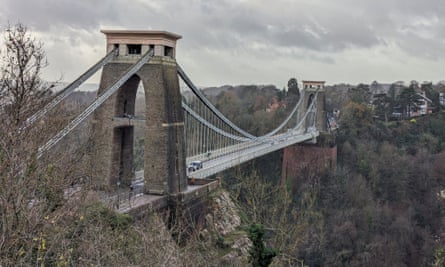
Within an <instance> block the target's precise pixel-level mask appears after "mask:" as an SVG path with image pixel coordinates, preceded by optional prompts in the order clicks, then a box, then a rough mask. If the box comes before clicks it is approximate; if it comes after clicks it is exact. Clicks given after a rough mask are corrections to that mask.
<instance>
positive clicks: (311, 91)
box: [299, 81, 327, 132]
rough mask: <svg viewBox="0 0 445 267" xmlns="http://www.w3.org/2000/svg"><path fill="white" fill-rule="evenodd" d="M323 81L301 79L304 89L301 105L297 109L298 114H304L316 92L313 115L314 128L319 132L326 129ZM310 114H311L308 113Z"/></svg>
mask: <svg viewBox="0 0 445 267" xmlns="http://www.w3.org/2000/svg"><path fill="white" fill-rule="evenodd" d="M324 83H325V82H324V81H303V90H304V91H305V94H304V99H303V103H302V106H301V108H300V110H299V113H300V116H302V115H303V114H304V112H305V111H306V110H307V108H308V107H309V106H310V105H311V103H312V101H313V100H314V99H315V94H316V93H317V92H318V96H317V103H315V104H316V107H317V116H316V117H315V119H316V122H315V125H316V128H317V130H318V131H320V132H326V131H327V118H326V111H325V94H324V92H325V91H324V90H325V89H324ZM309 116H312V115H309Z"/></svg>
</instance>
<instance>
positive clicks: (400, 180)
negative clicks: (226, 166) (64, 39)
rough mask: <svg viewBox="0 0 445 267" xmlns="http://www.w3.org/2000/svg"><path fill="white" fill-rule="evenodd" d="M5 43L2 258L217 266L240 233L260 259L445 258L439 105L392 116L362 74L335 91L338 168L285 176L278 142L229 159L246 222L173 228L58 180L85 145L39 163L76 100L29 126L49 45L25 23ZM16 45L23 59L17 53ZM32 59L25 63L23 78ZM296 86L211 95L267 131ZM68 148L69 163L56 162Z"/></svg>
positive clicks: (369, 262)
mask: <svg viewBox="0 0 445 267" xmlns="http://www.w3.org/2000/svg"><path fill="white" fill-rule="evenodd" d="M8 40H9V42H8ZM14 41H16V42H14ZM5 42H6V44H8V45H9V47H8V49H10V50H9V51H10V52H11V53H12V54H11V53H10V54H8V52H7V51H6V52H4V53H3V54H2V55H3V60H4V61H3V63H4V64H3V65H2V68H1V73H2V84H1V87H0V97H1V102H0V104H1V110H0V111H1V118H2V127H3V131H2V132H1V133H0V214H1V220H0V231H1V232H0V265H1V266H128V265H138V266H181V265H182V266H222V265H227V264H228V263H227V262H224V261H221V257H222V256H224V255H226V254H227V253H228V252H229V251H230V247H229V245H230V244H231V242H234V240H235V239H236V238H237V237H239V236H248V237H249V238H250V240H251V241H252V243H250V245H248V246H249V255H250V262H251V264H252V265H253V266H267V264H269V263H271V264H272V265H275V266H444V264H445V243H444V241H443V238H445V237H444V236H443V234H442V233H443V232H444V229H443V227H444V222H443V205H444V203H443V198H442V196H441V194H440V192H441V190H443V189H445V167H444V165H443V162H444V161H445V151H444V149H445V113H442V112H440V110H437V112H436V113H434V114H430V115H427V116H423V117H418V118H415V119H412V118H409V119H406V120H395V121H391V120H389V119H387V116H385V115H384V114H385V110H384V109H378V108H377V109H376V108H375V106H373V105H370V101H369V98H368V96H369V90H368V89H367V87H366V86H350V87H348V88H346V89H344V90H337V91H330V92H327V103H328V105H327V107H328V109H329V110H328V111H330V110H332V109H333V108H336V109H340V111H341V112H340V114H341V115H340V118H339V125H340V128H339V129H338V130H337V131H336V132H334V133H332V136H333V138H335V143H336V145H337V146H338V151H339V152H338V166H337V168H336V170H335V171H334V170H333V171H331V172H327V173H318V172H315V171H313V170H309V169H308V170H306V171H303V172H302V173H301V174H300V175H299V177H292V178H293V179H292V181H296V182H295V184H292V185H289V184H286V185H283V184H281V158H282V152H275V153H272V154H269V155H266V156H264V157H262V158H260V159H257V160H255V161H253V162H249V163H246V164H244V165H242V166H240V167H239V168H235V169H233V170H229V171H227V172H225V173H223V174H221V176H222V181H223V187H224V189H226V190H227V191H229V192H230V195H231V197H232V199H233V200H234V202H235V203H236V206H237V207H238V209H239V214H240V217H241V221H242V223H241V226H240V227H239V229H237V231H235V232H234V233H231V234H227V235H221V234H218V233H216V232H214V231H212V230H211V229H205V227H204V225H194V224H192V222H190V223H191V225H192V226H193V227H192V228H193V230H192V231H190V227H188V228H187V229H188V230H187V233H185V232H183V231H182V230H183V229H185V228H184V227H183V226H184V225H179V224H178V225H176V224H175V222H173V223H171V224H170V228H167V227H166V224H165V223H164V222H163V221H162V216H159V215H157V214H148V215H147V217H146V218H143V219H141V220H136V221H135V220H133V219H132V218H131V217H130V216H127V215H122V214H118V213H116V212H114V211H113V210H111V209H109V208H107V207H106V206H104V205H103V204H101V202H100V201H99V199H98V198H97V196H95V195H94V194H93V193H92V191H91V190H90V188H89V187H88V184H87V183H85V184H84V185H83V189H82V191H81V192H80V193H79V194H78V195H76V197H72V198H66V197H64V189H65V188H67V187H68V186H69V185H71V184H72V183H73V182H78V181H75V179H76V175H75V165H76V163H77V162H78V159H79V157H81V155H82V153H65V154H64V153H55V154H56V155H54V156H53V157H49V158H43V159H41V160H39V161H38V160H37V158H36V152H37V148H38V146H39V144H41V143H42V142H43V141H44V140H45V137H46V136H48V135H50V134H51V133H52V132H54V131H56V130H57V128H58V127H59V124H60V123H61V122H62V121H64V120H66V118H65V116H64V115H69V116H72V114H71V112H72V110H70V111H69V113H68V114H64V113H63V112H62V111H60V110H59V111H58V114H59V115H60V116H56V115H57V114H54V116H53V117H51V118H52V119H51V120H49V119H48V120H46V121H44V122H42V123H40V124H37V125H36V126H34V127H31V128H29V129H26V130H23V128H22V125H23V123H24V122H25V121H26V118H27V117H29V116H30V114H33V113H34V112H35V111H36V110H38V108H39V107H40V106H41V105H42V102H43V103H44V102H45V101H47V99H48V98H50V97H51V92H50V91H49V90H48V87H47V86H46V85H45V83H43V82H42V81H41V80H40V79H39V74H40V68H37V69H36V66H43V65H44V64H43V65H42V63H44V62H45V61H44V58H45V57H44V52H43V47H42V44H40V43H38V42H36V41H35V40H34V39H32V38H30V37H29V35H28V33H27V31H26V28H25V27H23V26H22V25H19V26H18V27H11V28H10V31H8V32H7V35H6V39H5ZM17 44H19V45H17ZM17 53H18V54H21V55H22V56H23V57H24V58H26V59H27V60H23V61H14V57H13V56H12V55H17ZM8 55H9V56H10V58H8ZM5 62H6V63H5ZM8 62H9V63H10V64H8ZM27 68H29V69H28V71H27V72H25V73H29V74H30V75H29V76H25V77H24V76H23V75H22V76H20V75H19V74H20V73H21V74H23V73H24V72H23V69H27ZM16 77H21V78H23V79H16ZM15 79H16V80H15ZM11 81H14V82H11ZM295 86H296V80H295V79H291V80H290V81H289V84H288V88H286V90H278V89H276V88H274V87H272V86H262V87H258V86H253V85H252V86H238V87H225V89H224V90H221V92H219V93H218V94H216V95H213V96H212V97H211V99H212V101H213V102H214V103H215V105H216V106H217V107H218V108H219V109H220V110H221V111H222V112H223V113H225V114H226V115H227V116H228V117H229V118H231V119H232V120H234V121H235V122H236V123H238V124H239V125H240V126H242V127H243V128H244V129H246V130H248V131H250V132H251V133H253V134H262V133H265V132H267V131H268V130H270V129H272V128H274V127H275V126H276V125H277V124H278V123H279V122H280V121H281V120H282V119H283V118H284V117H285V116H286V114H287V113H288V112H289V110H290V109H291V108H292V107H293V105H294V104H295V103H296V101H297V99H298V97H299V94H298V87H295ZM431 90H436V89H435V88H431ZM431 93H433V94H435V93H438V91H437V90H436V91H432V92H431ZM209 95H210V94H209ZM394 99H395V100H397V99H400V98H394ZM388 101H389V100H388ZM272 104H273V105H272ZM381 107H382V108H387V105H382V106H381ZM382 112H383V113H382ZM240 114H242V115H241V116H240ZM382 114H383V116H382ZM69 116H68V117H69ZM259 122H261V123H259ZM331 145H332V143H331ZM82 149H85V147H83V148H81V150H82ZM67 154H68V155H67ZM64 157H65V158H68V159H66V160H65V161H63V162H67V161H68V162H70V161H71V163H72V164H71V165H66V164H63V165H62V164H60V162H62V161H61V158H64ZM227 216H230V215H227ZM188 226H190V225H188ZM184 236H186V237H187V238H184ZM184 240H186V241H184ZM245 263H247V262H245Z"/></svg>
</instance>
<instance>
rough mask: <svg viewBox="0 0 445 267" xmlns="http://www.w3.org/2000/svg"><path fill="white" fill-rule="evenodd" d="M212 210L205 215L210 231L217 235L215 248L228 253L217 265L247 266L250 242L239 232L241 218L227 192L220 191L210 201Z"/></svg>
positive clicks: (245, 235) (244, 234)
mask: <svg viewBox="0 0 445 267" xmlns="http://www.w3.org/2000/svg"><path fill="white" fill-rule="evenodd" d="M212 202H213V204H212V209H211V212H210V213H209V214H207V215H206V222H207V225H208V227H209V228H211V229H209V230H210V231H212V232H213V233H216V234H217V239H218V241H219V242H218V241H217V242H216V243H217V246H219V248H222V249H225V251H228V252H227V253H226V254H224V255H223V256H222V257H221V259H220V260H219V265H224V266H225V265H228V266H229V265H230V266H245V265H247V264H248V255H249V252H248V250H249V246H250V244H251V242H250V240H249V239H248V238H247V234H246V233H244V232H242V231H239V229H238V228H239V227H240V226H241V218H240V216H239V212H238V209H237V207H236V205H235V203H233V201H232V199H231V198H230V195H229V193H228V192H226V191H223V190H221V191H220V193H219V194H217V195H216V196H215V197H214V198H213V199H212Z"/></svg>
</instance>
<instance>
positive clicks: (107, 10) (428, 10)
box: [0, 0, 445, 88]
mask: <svg viewBox="0 0 445 267" xmlns="http://www.w3.org/2000/svg"><path fill="white" fill-rule="evenodd" d="M0 6H1V8H0V20H1V25H2V29H4V25H7V23H8V21H9V22H10V23H11V24H14V23H16V22H17V21H20V22H22V23H24V24H25V25H27V26H28V28H29V29H30V30H32V32H33V33H34V34H35V35H36V36H37V37H38V38H41V39H42V40H43V41H44V43H45V50H46V52H47V56H48V61H49V63H50V65H49V67H48V68H47V69H46V70H45V75H44V77H45V78H46V79H49V80H55V79H57V78H59V77H60V76H61V75H62V76H63V79H64V80H66V81H71V80H73V79H75V78H77V76H78V75H80V74H81V73H82V72H84V71H85V70H86V69H87V68H88V67H89V66H91V65H92V64H94V63H95V62H96V61H97V60H99V59H100V58H101V57H102V56H104V55H105V36H104V35H103V34H102V33H100V30H101V29H144V30H145V29H147V30H150V29H152V30H166V31H170V32H174V33H177V34H180V35H182V36H183V39H181V40H179V41H178V47H177V61H178V63H179V64H180V65H181V66H182V67H183V68H184V70H185V71H186V72H187V73H188V75H189V76H190V77H191V78H192V80H193V81H194V83H195V84H197V85H201V86H219V85H224V84H232V85H237V84H274V85H276V86H277V87H279V88H282V87H283V86H284V85H286V84H287V81H288V80H289V78H290V77H295V78H297V79H298V80H299V81H301V80H325V81H326V82H327V83H328V84H334V83H341V82H347V83H359V82H365V83H369V82H372V81H373V80H377V81H379V82H393V81H397V80H403V81H410V80H417V81H420V82H422V81H432V82H438V81H441V80H445V19H444V16H443V14H445V1H444V0H267V1H266V0H264V1H263V0H250V1H249V0H0ZM95 79H96V81H97V80H98V76H96V77H95Z"/></svg>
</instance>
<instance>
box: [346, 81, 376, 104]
mask: <svg viewBox="0 0 445 267" xmlns="http://www.w3.org/2000/svg"><path fill="white" fill-rule="evenodd" d="M348 95H349V98H350V99H351V101H352V102H355V103H365V104H368V103H370V101H371V92H370V91H369V85H367V84H362V83H361V84H359V85H358V86H357V87H355V88H351V89H350V90H349V91H348Z"/></svg>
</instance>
